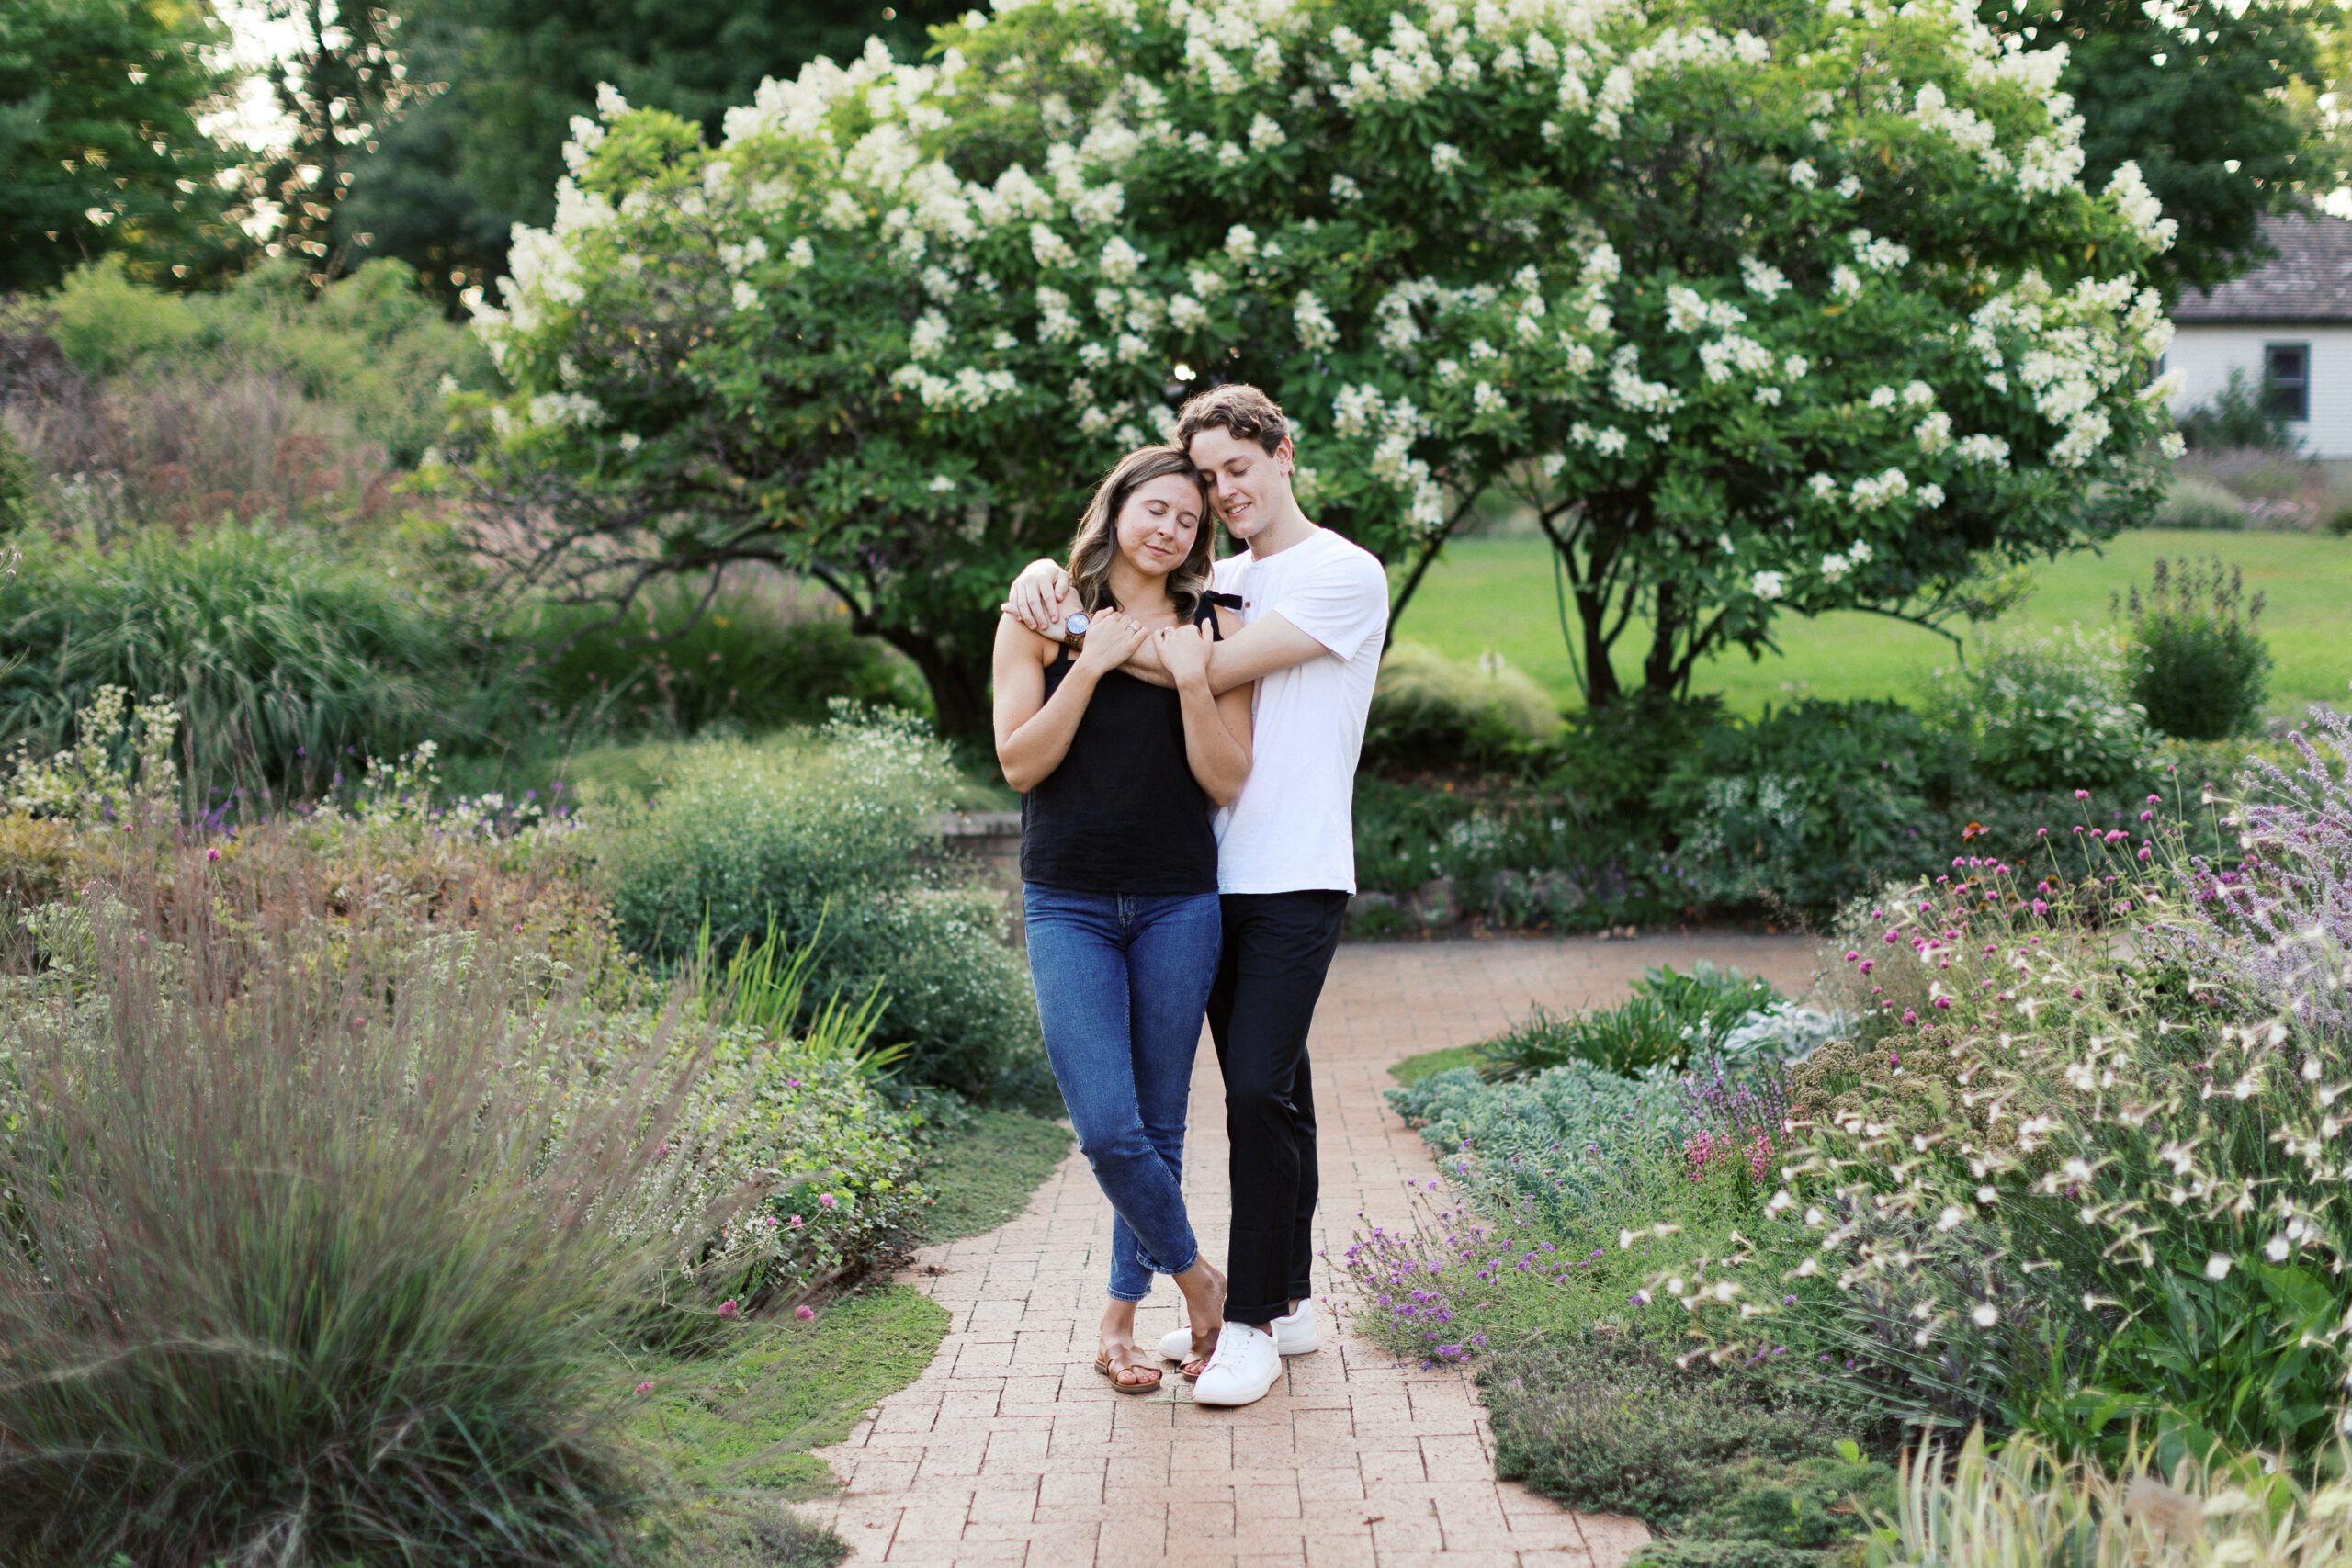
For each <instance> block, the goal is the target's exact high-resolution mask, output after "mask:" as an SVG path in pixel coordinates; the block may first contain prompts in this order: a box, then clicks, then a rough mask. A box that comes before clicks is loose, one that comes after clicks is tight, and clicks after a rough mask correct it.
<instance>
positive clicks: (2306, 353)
mask: <svg viewBox="0 0 2352 1568" xmlns="http://www.w3.org/2000/svg"><path fill="white" fill-rule="evenodd" d="M2311 383H2312V345H2311V344H2307V343H2267V344H2263V345H2262V389H2263V393H2264V397H2265V400H2267V403H2268V404H2269V407H2270V411H2271V412H2273V413H2276V414H2279V415H2281V416H2283V417H2285V418H2287V419H2291V420H2295V421H2297V422H2299V423H2300V422H2301V421H2305V420H2308V419H2310V418H2311V417H2312V396H2311Z"/></svg>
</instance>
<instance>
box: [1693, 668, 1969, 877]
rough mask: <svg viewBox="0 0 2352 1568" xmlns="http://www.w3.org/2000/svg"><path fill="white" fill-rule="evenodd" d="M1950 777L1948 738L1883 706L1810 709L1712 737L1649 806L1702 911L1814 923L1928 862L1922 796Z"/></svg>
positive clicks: (1774, 714)
mask: <svg viewBox="0 0 2352 1568" xmlns="http://www.w3.org/2000/svg"><path fill="white" fill-rule="evenodd" d="M1953 765H1954V759H1953V758H1952V757H1951V748H1950V742H1949V741H1948V739H1946V738H1945V737H1944V736H1942V735H1940V734H1939V733H1937V732H1935V731H1933V730H1931V729H1930V728H1928V725H1927V724H1926V723H1925V722H1924V721H1923V720H1922V719H1920V718H1919V717H1918V716H1916V715H1914V714H1912V713H1910V712H1908V711H1906V710H1905V709H1904V708H1901V707H1899V706H1896V705H1894V704H1892V703H1875V702H1860V703H1831V702H1821V701H1812V700H1808V701H1804V702H1799V703H1796V704H1793V705H1791V706H1789V707H1786V708H1783V709H1780V710H1778V711H1775V710H1772V709H1770V708H1767V709H1766V710H1765V712H1764V714H1763V716H1761V717H1759V718H1758V719H1756V720H1755V721H1754V722H1752V723H1733V724H1725V725H1719V726H1717V727H1716V728H1713V729H1710V730H1708V731H1707V732H1706V733H1705V734H1704V735H1703V736H1702V738H1701V739H1700V740H1699V742H1698V744H1697V745H1696V746H1694V747H1693V748H1691V750H1688V751H1686V752H1685V753H1684V754H1683V755H1682V756H1681V757H1680V758H1679V759H1678V760H1677V761H1676V762H1675V764H1674V766H1673V768H1672V771H1671V772H1670V773H1668V775H1667V778H1666V780H1665V782H1664V783H1663V784H1660V785H1659V786H1658V789H1657V794H1656V795H1655V796H1654V798H1653V803H1652V804H1653V807H1654V809H1655V811H1656V812H1657V813H1658V814H1659V815H1661V816H1662V817H1664V818H1666V819H1667V820H1668V821H1669V822H1670V823H1672V824H1673V826H1674V829H1675V831H1676V833H1677V836H1678V837H1679V840H1680V841H1679V844H1678V845H1677V847H1676V848H1675V851H1674V855H1673V858H1674V862H1675V864H1676V866H1677V868H1678V869H1679V871H1680V872H1682V874H1683V877H1684V885H1685V886H1687V887H1688V889H1689V891H1690V893H1691V896H1692V897H1693V898H1694V900H1695V901H1697V902H1698V903H1700V904H1701V905H1702V906H1712V907H1715V908H1724V907H1732V908H1736V907H1740V906H1754V905H1757V904H1770V903H1772V902H1774V901H1780V902H1784V903H1786V904H1787V905H1789V906H1791V907H1792V908H1798V909H1803V910H1808V911H1824V910H1827V909H1832V908H1836V907H1837V906H1838V903H1839V902H1840V901H1841V900H1842V899H1844V898H1845V897H1848V896H1849V894H1850V892H1851V890H1852V889H1853V888H1855V887H1857V886H1871V885H1873V884H1874V883H1875V882H1877V881H1879V880H1880V879H1882V878H1883V876H1885V875H1887V874H1890V873H1892V872H1894V871H1896V870H1898V869H1900V870H1905V871H1908V870H1914V869H1919V868H1922V867H1924V866H1925V865H1926V864H1928V863H1931V860H1932V856H1933V853H1934V845H1933V843H1932V840H1930V841H1929V842H1928V843H1924V844H1923V843H1922V842H1921V839H1920V827H1921V825H1922V824H1923V823H1928V822H1930V821H1931V820H1932V813H1931V811H1930V808H1929V802H1928V790H1929V789H1930V788H1931V787H1933V785H1934V784H1936V783H1937V782H1938V781H1939V780H1940V779H1942V778H1943V777H1944V776H1946V775H1947V774H1948V773H1950V772H1951V768H1952V767H1953Z"/></svg>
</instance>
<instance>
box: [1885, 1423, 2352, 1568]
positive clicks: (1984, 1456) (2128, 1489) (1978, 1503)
mask: <svg viewBox="0 0 2352 1568" xmlns="http://www.w3.org/2000/svg"><path fill="white" fill-rule="evenodd" d="M2153 1459H2154V1456H2153V1455H2150V1454H2148V1453H2146V1452H2145V1451H2144V1450H2142V1451H2140V1452H2136V1453H2134V1454H2132V1455H2131V1456H2130V1461H2129V1462H2127V1463H2125V1464H2123V1465H2120V1466H2117V1467H2114V1468H2112V1469H2109V1468H2102V1467H2101V1466H2099V1465H2098V1464H2095V1463H2091V1462H2088V1461H2080V1460H2073V1461H2070V1460H2068V1459H2067V1458H2065V1457H2064V1455H2062V1454H2060V1453H2057V1452H2054V1451H2052V1450H2051V1449H2050V1447H2049V1446H2048V1445H2046V1444H2044V1443H2041V1442H2038V1441H2036V1440H2034V1439H2033V1438H2023V1437H2018V1438H2010V1439H2008V1441H2007V1442H2005V1443H2002V1444H2000V1445H1998V1446H1997V1447H1996V1446H1995V1445H1994V1444H1993V1443H1991V1442H1988V1441H1987V1440H1986V1438H1985V1434H1984V1433H1983V1432H1981V1431H1973V1432H1971V1433H1970V1434H1969V1435H1968V1437H1967V1438H1966V1439H1965V1440H1964V1441H1963V1442H1962V1444H1961V1445H1960V1447H1959V1449H1958V1450H1957V1451H1952V1450H1945V1449H1941V1448H1930V1449H1928V1450H1926V1451H1924V1452H1922V1453H1920V1454H1917V1455H1916V1456H1913V1457H1910V1458H1908V1459H1906V1460H1905V1463H1904V1465H1903V1472H1902V1481H1901V1485H1900V1488H1899V1502H1898V1504H1897V1506H1896V1507H1895V1508H1894V1510H1893V1519H1892V1523H1893V1527H1894V1528H1893V1529H1892V1531H1891V1532H1890V1533H1889V1534H1888V1535H1883V1536H1881V1537H1880V1538H1879V1540H1877V1541H1875V1542H1874V1543H1873V1544H1872V1546H1871V1549H1870V1551H1869V1554H1868V1556H1867V1558H1866V1559H1865V1560H1866V1561H1867V1562H1870V1563H1871V1565H1872V1568H1985V1565H1987V1564H2003V1565H2008V1564H2015V1565H2017V1568H2029V1565H2031V1568H2039V1565H2041V1564H2044V1563H2052V1564H2054V1563H2066V1564H2069V1565H2074V1568H2202V1565H2204V1564H2208V1563H2212V1564H2222V1563H2228V1564H2235V1565H2242V1568H2322V1565H2323V1564H2331V1563H2338V1562H2344V1561H2345V1560H2346V1556H2347V1555H2352V1529H2347V1527H2352V1483H2347V1482H2346V1481H2345V1480H2344V1479H2343V1478H2342V1474H2343V1467H2342V1466H2341V1465H2340V1464H2339V1465H2337V1466H2336V1467H2335V1474H2336V1477H2337V1478H2336V1479H2335V1480H2333V1481H2331V1482H2329V1483H2327V1484H2325V1485H2323V1486H2320V1487H2318V1488H2316V1489H2310V1490H2307V1489H2306V1488H2304V1487H2302V1486H2301V1485H2299V1484H2297V1483H2296V1482H2295V1480H2294V1478H2293V1477H2291V1476H2288V1475H2281V1474H2270V1473H2265V1472H2263V1470H2262V1468H2261V1467H2260V1465H2259V1464H2257V1463H2255V1462H2253V1461H2245V1460H2241V1461H2224V1462H2220V1463H2215V1464H2211V1465H2210V1466H2209V1465H2206V1464H2203V1463H2192V1462H2188V1461H2184V1462H2182V1463H2180V1464H2178V1465H2176V1466H2174V1467H2173V1468H2172V1469H2170V1470H2169V1471H2166V1472H2162V1473H2163V1475H2164V1477H2165V1478H2164V1479H2159V1478H2158V1474H2157V1473H2154V1472H2153V1470H2154V1466H2153V1462H2152V1461H2153Z"/></svg>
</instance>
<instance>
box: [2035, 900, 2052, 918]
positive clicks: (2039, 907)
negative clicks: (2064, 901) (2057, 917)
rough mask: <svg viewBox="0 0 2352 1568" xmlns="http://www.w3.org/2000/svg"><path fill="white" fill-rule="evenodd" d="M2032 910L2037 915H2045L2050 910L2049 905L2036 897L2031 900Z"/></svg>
mask: <svg viewBox="0 0 2352 1568" xmlns="http://www.w3.org/2000/svg"><path fill="white" fill-rule="evenodd" d="M2033 912H2034V913H2035V914H2037V915H2046V914H2048V913H2049V912H2050V906H2049V905H2047V904H2045V903H2043V902H2042V901H2041V899H2039V898H2036V899H2035V900H2034V901H2033Z"/></svg>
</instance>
